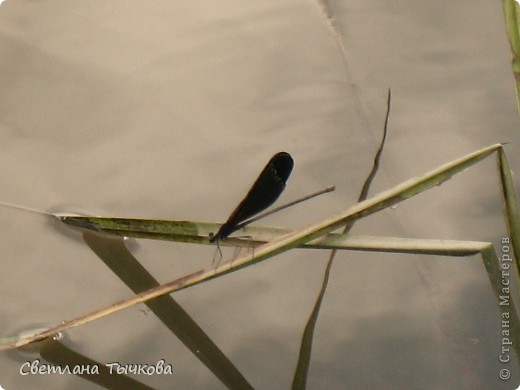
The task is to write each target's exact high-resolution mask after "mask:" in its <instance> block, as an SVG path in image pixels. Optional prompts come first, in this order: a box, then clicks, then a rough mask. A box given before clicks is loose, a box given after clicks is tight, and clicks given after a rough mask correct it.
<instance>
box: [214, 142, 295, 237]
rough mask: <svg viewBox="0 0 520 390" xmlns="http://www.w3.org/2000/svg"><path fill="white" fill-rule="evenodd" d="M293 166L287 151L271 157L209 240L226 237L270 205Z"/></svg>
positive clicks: (282, 186) (278, 194) (281, 190)
mask: <svg viewBox="0 0 520 390" xmlns="http://www.w3.org/2000/svg"><path fill="white" fill-rule="evenodd" d="M293 167H294V160H293V158H292V157H291V155H290V154H289V153H287V152H278V153H276V154H275V155H274V156H273V157H271V159H270V160H269V162H268V163H267V165H266V166H265V167H264V169H263V170H262V172H260V175H259V176H258V178H257V179H256V180H255V182H254V183H253V185H252V186H251V188H250V190H249V192H248V193H247V195H246V196H245V197H244V199H242V201H241V202H240V203H239V205H238V206H237V207H236V208H235V210H234V211H233V212H232V213H231V215H230V216H229V218H228V220H227V221H226V222H225V223H224V224H223V225H222V226H221V227H220V229H219V230H218V232H217V233H216V234H210V236H209V241H210V242H215V241H217V242H218V240H224V239H226V238H227V237H228V236H229V235H230V234H231V233H233V232H235V231H237V230H239V229H241V228H242V227H244V226H245V225H247V224H248V223H250V222H251V218H252V217H253V216H255V215H256V214H258V213H260V212H261V211H263V210H265V209H266V208H268V207H269V206H271V205H272V204H273V203H274V202H275V201H276V200H277V199H278V198H279V197H280V195H281V193H282V192H283V190H284V189H285V185H286V183H287V179H288V178H289V176H290V175H291V172H292V169H293Z"/></svg>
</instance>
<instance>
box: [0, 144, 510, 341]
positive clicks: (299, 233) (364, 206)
mask: <svg viewBox="0 0 520 390" xmlns="http://www.w3.org/2000/svg"><path fill="white" fill-rule="evenodd" d="M501 149H502V145H500V144H496V145H492V146H488V147H486V148H483V149H481V150H478V151H476V152H473V153H470V154H468V155H466V156H464V157H462V158H460V159H457V160H454V161H452V162H450V163H447V164H445V165H442V166H441V167H439V168H437V169H434V170H432V171H430V172H428V173H427V174H425V175H423V176H421V177H418V178H414V179H411V180H408V181H406V182H404V183H401V184H399V185H397V186H395V187H393V188H392V189H390V190H388V191H385V192H382V193H380V194H378V195H376V196H374V197H373V198H371V199H368V200H365V201H363V202H359V203H357V204H355V205H353V206H352V207H350V208H348V209H346V210H344V211H342V212H340V213H338V214H337V215H335V216H333V217H331V218H328V219H326V220H323V221H320V222H318V223H315V224H313V225H311V226H308V227H305V228H302V229H298V230H294V231H291V232H289V233H287V234H283V235H281V236H278V237H277V238H275V239H273V240H272V241H269V242H267V243H265V244H263V245H260V246H258V247H257V248H256V249H255V251H254V253H246V254H244V255H242V256H240V257H238V258H236V259H232V260H228V261H226V262H223V263H222V264H220V265H219V266H218V267H216V268H213V267H209V268H206V269H201V270H199V271H196V272H194V273H192V274H189V275H186V276H184V277H182V278H179V279H175V280H173V281H171V282H168V283H166V284H163V285H161V286H158V287H156V288H152V289H150V290H147V291H144V292H142V293H140V294H137V295H135V296H133V297H131V298H128V299H125V300H122V301H119V302H117V303H115V304H113V305H110V306H107V307H104V308H102V309H99V310H96V311H93V312H91V313H88V314H85V315H82V316H80V317H77V318H75V319H72V320H68V321H64V322H62V323H61V324H58V325H56V326H53V327H51V328H48V329H46V330H44V331H41V332H38V333H35V334H32V335H25V336H24V337H21V338H18V339H16V340H14V339H12V338H11V339H10V340H7V339H6V340H4V341H6V343H4V344H3V345H0V349H8V348H16V347H20V346H23V345H26V344H29V343H31V342H34V341H37V340H41V339H44V338H46V337H50V336H53V335H55V334H57V333H59V332H63V331H65V330H67V329H70V328H73V327H76V326H79V325H82V324H85V323H87V322H90V321H93V320H96V319H98V318H102V317H104V316H106V315H109V314H112V313H114V312H117V311H119V310H123V309H125V308H128V307H131V306H133V305H135V304H138V303H142V302H145V301H148V300H150V299H153V298H156V297H158V296H161V295H164V294H169V293H171V292H174V291H178V290H181V289H184V288H187V287H190V286H194V285H197V284H199V283H201V282H203V281H206V280H210V279H214V278H216V277H219V276H222V275H225V274H227V273H230V272H234V271H237V270H239V269H241V268H244V267H247V266H250V265H252V264H255V263H258V262H260V261H262V260H265V259H267V258H269V257H272V256H274V255H276V254H279V253H282V252H284V251H287V250H289V249H291V248H294V247H297V246H300V245H303V244H305V243H307V242H309V241H311V240H314V239H317V238H319V237H322V236H324V235H326V234H327V233H329V232H331V231H333V230H335V229H337V228H339V227H341V226H344V225H345V224H347V223H349V222H351V221H354V220H357V219H359V218H362V217H365V216H367V215H370V214H373V213H375V212H377V211H380V210H383V209H385V208H387V207H390V206H392V205H395V204H397V203H399V202H401V201H403V200H405V199H408V198H410V197H412V196H414V195H416V194H419V193H420V192H423V191H426V190H428V189H429V188H432V187H434V186H437V185H439V184H441V183H443V182H444V181H446V180H448V179H450V178H451V177H452V176H454V175H456V174H457V173H459V172H461V171H463V170H465V169H467V168H469V167H470V166H471V165H473V164H475V163H477V162H478V161H480V160H482V159H484V158H486V157H487V156H489V155H490V154H492V153H494V152H496V151H499V150H501ZM511 183H512V182H511ZM510 190H513V191H514V189H512V188H510ZM508 198H509V199H511V195H510V194H509V196H508ZM85 227H86V226H85ZM9 341H10V342H9Z"/></svg>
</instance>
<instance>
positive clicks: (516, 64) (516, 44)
mask: <svg viewBox="0 0 520 390" xmlns="http://www.w3.org/2000/svg"><path fill="white" fill-rule="evenodd" d="M519 8H520V5H519V4H518V2H517V0H504V14H505V19H506V30H507V35H508V36H509V44H510V45H511V52H512V55H513V75H514V77H515V85H516V103H517V108H518V110H519V112H520V25H519V23H518V21H519V17H518V14H519Z"/></svg>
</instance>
